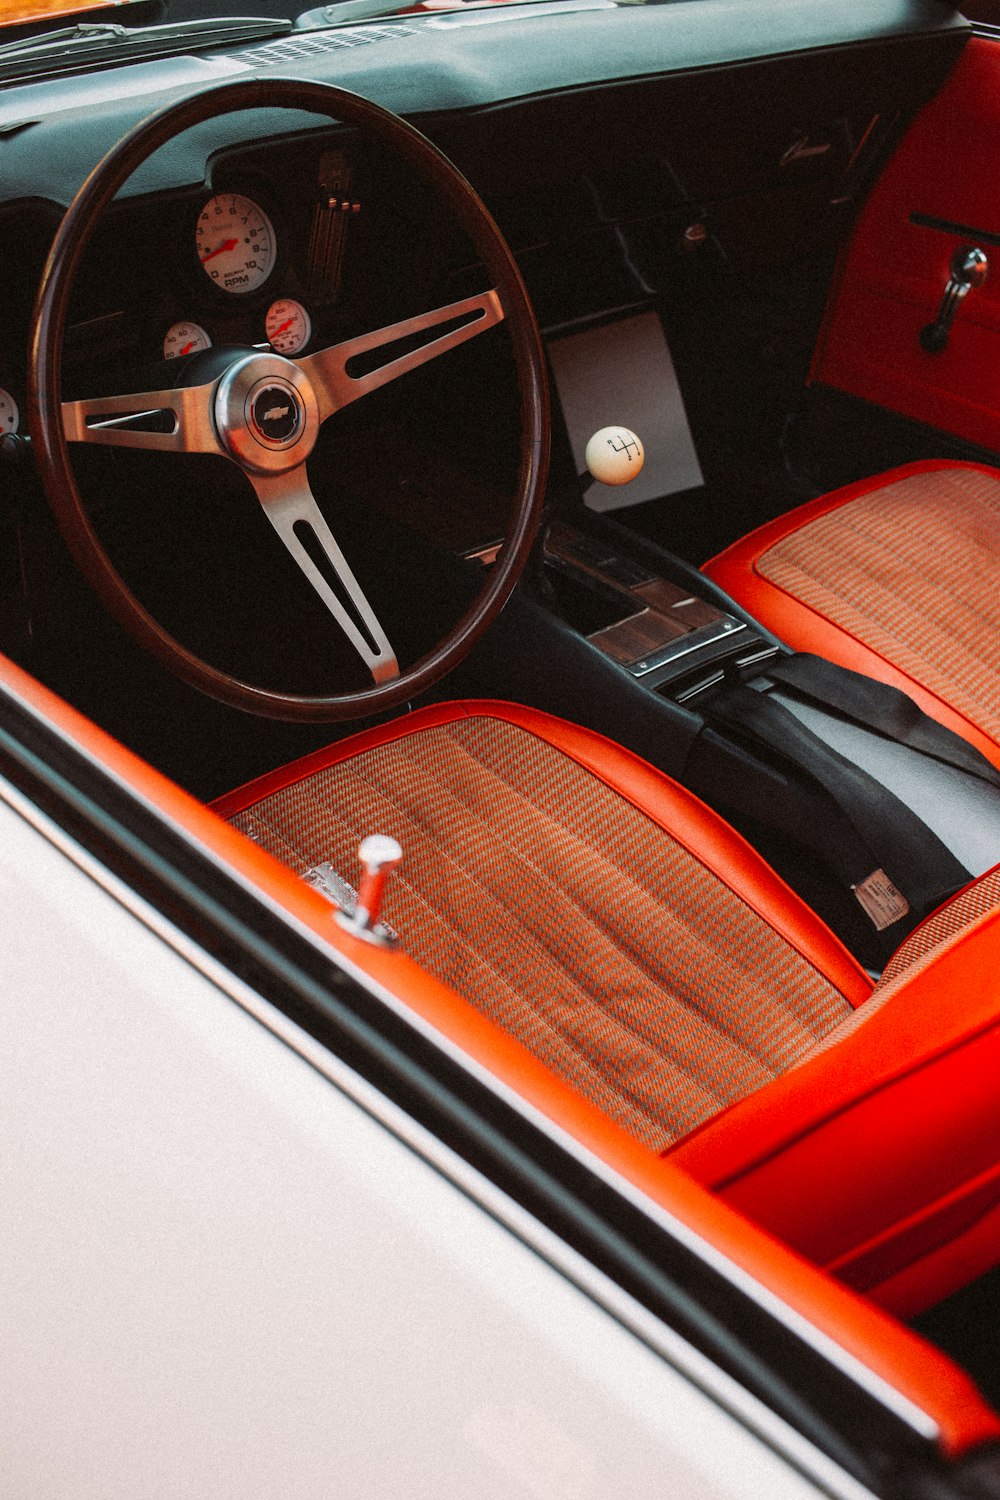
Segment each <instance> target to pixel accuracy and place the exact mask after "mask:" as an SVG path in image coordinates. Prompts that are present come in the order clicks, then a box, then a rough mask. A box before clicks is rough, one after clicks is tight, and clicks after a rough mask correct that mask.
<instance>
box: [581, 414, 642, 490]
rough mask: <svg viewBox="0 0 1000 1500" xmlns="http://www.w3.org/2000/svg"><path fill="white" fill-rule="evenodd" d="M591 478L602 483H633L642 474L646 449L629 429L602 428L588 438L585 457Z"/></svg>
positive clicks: (582, 476) (584, 477) (585, 475)
mask: <svg viewBox="0 0 1000 1500" xmlns="http://www.w3.org/2000/svg"><path fill="white" fill-rule="evenodd" d="M583 459H584V463H585V464H586V465H587V473H586V474H582V475H581V476H580V477H581V479H584V480H585V479H587V478H588V477H590V478H592V479H596V480H598V482H599V483H600V484H616V485H617V484H630V483H631V482H632V480H633V479H636V478H638V476H639V474H640V473H641V472H642V466H643V463H644V462H645V459H646V450H645V449H644V448H643V446H642V441H641V439H640V438H638V437H637V436H636V434H635V433H634V432H632V431H631V430H630V429H629V428H628V427H601V428H600V429H599V430H598V431H597V432H595V433H594V435H593V437H592V438H590V439H589V441H588V443H587V447H586V449H585V451H584V455H583Z"/></svg>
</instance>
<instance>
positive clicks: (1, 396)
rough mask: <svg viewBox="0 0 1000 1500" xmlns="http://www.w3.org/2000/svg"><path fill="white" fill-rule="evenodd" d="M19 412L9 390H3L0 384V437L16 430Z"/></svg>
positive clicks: (19, 417) (19, 416)
mask: <svg viewBox="0 0 1000 1500" xmlns="http://www.w3.org/2000/svg"><path fill="white" fill-rule="evenodd" d="M20 419H21V414H20V412H19V411H18V409H17V402H16V401H15V400H14V397H13V396H12V395H11V393H10V391H5V390H4V389H3V387H2V386H0V437H2V436H4V434H5V433H8V432H16V431H17V424H18V422H19V421H20Z"/></svg>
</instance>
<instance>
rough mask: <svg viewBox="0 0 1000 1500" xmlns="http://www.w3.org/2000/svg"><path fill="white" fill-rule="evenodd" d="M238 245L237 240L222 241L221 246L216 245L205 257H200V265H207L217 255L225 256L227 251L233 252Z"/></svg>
mask: <svg viewBox="0 0 1000 1500" xmlns="http://www.w3.org/2000/svg"><path fill="white" fill-rule="evenodd" d="M238 244H239V240H223V241H222V244H221V245H218V246H217V247H216V248H215V249H214V250H210V251H209V252H208V254H207V255H203V256H202V257H201V263H202V265H203V266H204V265H207V263H208V262H209V261H210V260H214V259H215V257H216V256H217V255H225V253H226V251H227V250H235V249H236V246H237V245H238Z"/></svg>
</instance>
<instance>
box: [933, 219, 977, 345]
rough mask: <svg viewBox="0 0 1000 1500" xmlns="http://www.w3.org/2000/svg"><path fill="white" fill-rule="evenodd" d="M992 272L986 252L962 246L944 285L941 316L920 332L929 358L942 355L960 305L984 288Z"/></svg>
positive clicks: (952, 262) (939, 309) (973, 246)
mask: <svg viewBox="0 0 1000 1500" xmlns="http://www.w3.org/2000/svg"><path fill="white" fill-rule="evenodd" d="M989 268H990V263H989V260H988V259H987V256H986V251H985V250H980V249H978V248H977V247H976V246H975V245H959V247H958V249H957V250H956V251H955V253H954V255H953V256H952V257H951V275H950V276H949V277H948V280H947V283H946V284H945V289H944V296H943V297H942V298H941V306H940V307H939V308H938V315H937V317H936V318H935V319H934V322H933V323H928V324H927V325H926V327H924V328H922V329H921V330H920V343H921V345H922V347H923V348H924V349H926V351H927V353H928V354H940V353H941V350H942V349H944V348H946V347H947V344H948V338H949V335H950V333H951V325H952V323H953V322H954V321H955V314H956V313H957V312H958V307H959V303H960V302H962V301H963V300H964V299H965V298H966V297H967V296H968V295H969V293H970V292H971V291H972V290H973V289H974V288H975V287H978V286H982V284H983V282H984V281H985V280H986V273H987V271H988V270H989Z"/></svg>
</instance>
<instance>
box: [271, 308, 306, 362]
mask: <svg viewBox="0 0 1000 1500" xmlns="http://www.w3.org/2000/svg"><path fill="white" fill-rule="evenodd" d="M264 331H265V333H266V334H267V336H268V338H269V340H270V342H271V348H272V349H275V350H277V352H278V353H279V354H298V353H299V352H300V351H301V350H302V349H304V348H305V347H306V345H307V344H308V342H309V340H310V338H311V337H312V319H311V318H310V316H309V314H308V313H307V312H306V310H305V308H304V307H303V306H302V303H301V302H296V300H295V298H294V297H279V298H278V300H277V302H272V303H271V306H270V307H269V308H268V310H267V317H266V318H265V319H264Z"/></svg>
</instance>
